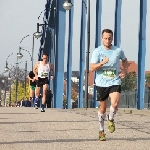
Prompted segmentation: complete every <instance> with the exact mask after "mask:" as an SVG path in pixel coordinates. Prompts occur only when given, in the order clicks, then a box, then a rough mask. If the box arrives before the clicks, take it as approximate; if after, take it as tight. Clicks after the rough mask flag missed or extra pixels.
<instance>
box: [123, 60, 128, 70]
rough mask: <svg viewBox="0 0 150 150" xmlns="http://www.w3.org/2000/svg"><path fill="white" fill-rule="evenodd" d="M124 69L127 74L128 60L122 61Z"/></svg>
mask: <svg viewBox="0 0 150 150" xmlns="http://www.w3.org/2000/svg"><path fill="white" fill-rule="evenodd" d="M122 67H123V68H122V69H123V70H124V71H125V72H127V69H128V60H127V58H126V59H125V60H124V61H122Z"/></svg>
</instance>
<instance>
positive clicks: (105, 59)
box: [90, 57, 109, 72]
mask: <svg viewBox="0 0 150 150" xmlns="http://www.w3.org/2000/svg"><path fill="white" fill-rule="evenodd" d="M108 61H109V58H108V57H104V58H103V60H102V62H100V63H97V64H96V63H91V65H90V70H91V71H92V72H93V71H96V70H98V69H100V68H101V67H102V66H103V65H104V64H106V63H107V62H108Z"/></svg>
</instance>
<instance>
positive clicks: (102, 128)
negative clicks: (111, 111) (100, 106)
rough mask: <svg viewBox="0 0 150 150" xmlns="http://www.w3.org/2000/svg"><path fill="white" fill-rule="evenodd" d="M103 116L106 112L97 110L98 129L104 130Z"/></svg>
mask: <svg viewBox="0 0 150 150" xmlns="http://www.w3.org/2000/svg"><path fill="white" fill-rule="evenodd" d="M105 117H106V113H104V114H101V113H100V112H99V111H98V120H99V125H100V131H103V130H104V120H105Z"/></svg>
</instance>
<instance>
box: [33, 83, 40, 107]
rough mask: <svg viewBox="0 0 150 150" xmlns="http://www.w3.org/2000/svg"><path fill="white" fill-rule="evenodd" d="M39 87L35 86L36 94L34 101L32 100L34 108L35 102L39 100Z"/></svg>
mask: <svg viewBox="0 0 150 150" xmlns="http://www.w3.org/2000/svg"><path fill="white" fill-rule="evenodd" d="M40 89H41V88H40V87H38V86H37V87H36V96H35V102H34V105H35V108H36V109H38V107H37V103H38V101H39V97H40Z"/></svg>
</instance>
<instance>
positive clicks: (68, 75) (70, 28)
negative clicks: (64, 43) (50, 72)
mask: <svg viewBox="0 0 150 150" xmlns="http://www.w3.org/2000/svg"><path fill="white" fill-rule="evenodd" d="M71 3H72V4H73V5H74V0H71ZM73 13H74V8H72V9H71V10H70V11H69V37H68V58H67V93H66V94H67V103H66V104H67V105H66V108H67V109H70V108H71V92H72V90H71V89H72V88H71V76H72V36H73Z"/></svg>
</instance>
